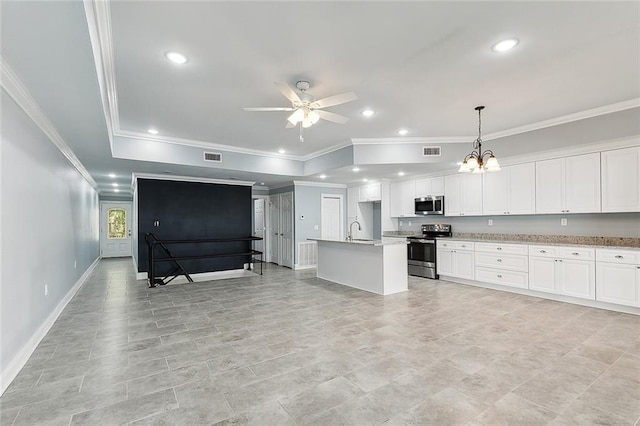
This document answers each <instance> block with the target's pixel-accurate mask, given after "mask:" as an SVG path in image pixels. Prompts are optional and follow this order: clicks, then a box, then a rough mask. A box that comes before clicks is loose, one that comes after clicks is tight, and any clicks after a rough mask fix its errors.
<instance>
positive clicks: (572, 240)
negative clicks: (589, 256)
mask: <svg viewBox="0 0 640 426" xmlns="http://www.w3.org/2000/svg"><path fill="white" fill-rule="evenodd" d="M421 235H422V234H420V233H417V232H411V231H387V232H385V233H383V234H382V236H383V237H396V238H402V237H405V238H406V237H411V236H421ZM448 239H451V240H453V241H473V242H483V243H511V244H529V245H547V246H576V247H591V248H608V249H628V250H634V249H635V250H638V249H640V238H627V237H586V236H571V235H535V234H484V233H454V234H453V236H452V237H450V238H448Z"/></svg>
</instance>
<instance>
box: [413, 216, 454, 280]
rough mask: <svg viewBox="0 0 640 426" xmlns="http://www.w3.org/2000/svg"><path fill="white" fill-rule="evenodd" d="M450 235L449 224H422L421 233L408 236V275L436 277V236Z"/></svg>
mask: <svg viewBox="0 0 640 426" xmlns="http://www.w3.org/2000/svg"><path fill="white" fill-rule="evenodd" d="M438 237H440V238H442V237H451V225H444V224H441V223H434V224H431V225H422V235H419V236H415V237H409V238H407V240H408V241H409V250H408V257H409V275H415V276H418V277H425V278H433V279H438V274H437V273H436V262H437V260H438V259H437V258H436V238H438Z"/></svg>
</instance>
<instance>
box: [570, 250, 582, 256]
mask: <svg viewBox="0 0 640 426" xmlns="http://www.w3.org/2000/svg"><path fill="white" fill-rule="evenodd" d="M571 254H572V255H574V256H580V253H578V252H576V251H574V252H573V253H571Z"/></svg>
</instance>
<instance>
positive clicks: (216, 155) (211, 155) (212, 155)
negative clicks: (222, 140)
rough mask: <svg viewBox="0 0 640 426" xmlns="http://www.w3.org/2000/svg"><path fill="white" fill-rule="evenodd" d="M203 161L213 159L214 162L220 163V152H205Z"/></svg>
mask: <svg viewBox="0 0 640 426" xmlns="http://www.w3.org/2000/svg"><path fill="white" fill-rule="evenodd" d="M204 161H213V162H214V163H222V154H220V153H219V152H205V153H204Z"/></svg>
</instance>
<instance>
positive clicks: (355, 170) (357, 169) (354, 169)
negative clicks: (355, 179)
mask: <svg viewBox="0 0 640 426" xmlns="http://www.w3.org/2000/svg"><path fill="white" fill-rule="evenodd" d="M351 171H352V172H359V171H360V167H354V168H353V169H351Z"/></svg>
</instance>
